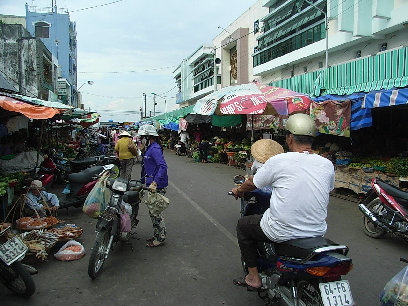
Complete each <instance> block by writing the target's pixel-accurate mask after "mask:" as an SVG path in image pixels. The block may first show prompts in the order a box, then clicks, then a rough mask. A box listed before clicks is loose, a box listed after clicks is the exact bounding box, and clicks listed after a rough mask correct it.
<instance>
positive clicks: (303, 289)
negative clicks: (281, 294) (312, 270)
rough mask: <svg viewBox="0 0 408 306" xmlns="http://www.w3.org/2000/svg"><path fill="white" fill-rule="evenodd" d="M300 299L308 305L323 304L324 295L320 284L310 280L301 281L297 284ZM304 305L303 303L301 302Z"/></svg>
mask: <svg viewBox="0 0 408 306" xmlns="http://www.w3.org/2000/svg"><path fill="white" fill-rule="evenodd" d="M297 293H298V299H299V300H300V301H302V302H303V303H304V305H308V306H323V301H322V297H321V296H320V290H319V287H318V285H317V286H316V285H314V284H312V283H310V282H308V281H300V282H299V283H298V284H297ZM300 305H302V304H300Z"/></svg>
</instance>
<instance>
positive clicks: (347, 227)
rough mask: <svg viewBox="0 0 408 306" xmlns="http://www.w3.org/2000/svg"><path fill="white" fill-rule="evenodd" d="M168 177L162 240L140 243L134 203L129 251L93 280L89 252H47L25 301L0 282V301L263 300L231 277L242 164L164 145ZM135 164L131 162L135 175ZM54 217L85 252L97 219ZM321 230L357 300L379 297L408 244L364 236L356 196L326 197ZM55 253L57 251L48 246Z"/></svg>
mask: <svg viewBox="0 0 408 306" xmlns="http://www.w3.org/2000/svg"><path fill="white" fill-rule="evenodd" d="M166 160H167V163H168V165H169V177H170V183H169V188H168V193H167V196H168V197H169V198H170V201H171V202H170V206H169V208H168V209H167V210H166V212H165V218H166V225H167V229H168V237H167V240H166V244H165V246H163V247H160V248H156V249H148V248H145V239H146V238H148V237H150V236H151V232H152V228H151V223H150V219H149V217H148V214H147V210H146V207H143V206H141V210H140V218H139V219H140V220H141V222H140V223H139V225H138V228H137V235H136V238H135V239H133V240H132V245H133V247H134V251H133V252H132V251H131V249H130V248H129V247H128V246H126V245H119V247H118V248H117V249H116V250H115V251H114V252H113V253H112V254H111V256H110V258H109V259H108V261H107V262H106V263H105V265H104V268H103V273H102V274H101V276H100V277H99V278H98V279H96V280H95V281H92V280H90V278H89V277H88V275H87V265H88V259H89V256H88V255H86V256H85V257H84V258H82V259H81V260H78V261H72V262H59V261H57V260H55V259H54V258H53V257H52V255H51V256H50V257H49V260H48V261H47V262H44V263H40V264H36V267H37V268H38V270H39V274H38V275H35V276H34V278H35V282H36V285H37V292H36V293H35V294H34V296H33V297H32V298H31V299H30V300H28V301H26V300H23V299H20V298H18V297H15V296H13V295H12V294H10V293H9V292H8V291H7V289H5V288H3V287H0V296H2V303H1V304H2V305H55V304H58V305H97V304H99V305H113V304H115V305H263V303H262V300H260V299H259V298H258V297H257V295H256V294H255V293H252V292H247V291H246V290H244V289H243V288H239V287H236V286H234V285H233V284H232V279H233V278H234V277H236V276H240V275H241V274H242V271H241V267H240V260H239V258H240V255H239V249H238V246H237V242H236V238H235V225H236V221H237V218H238V216H239V202H238V201H235V200H234V199H233V198H232V197H231V196H228V195H227V191H228V190H229V189H230V188H231V186H232V185H233V183H232V177H233V176H234V175H235V174H243V171H242V170H239V169H236V168H233V167H228V166H226V165H220V164H201V163H195V162H194V161H192V160H191V159H188V158H186V157H179V156H176V155H175V154H174V153H173V152H170V151H166ZM139 171H140V166H139V165H136V166H135V168H134V173H133V174H134V177H139V176H138V175H139ZM60 218H61V219H64V220H66V221H68V222H74V223H76V224H78V225H80V226H82V227H83V228H84V234H83V235H82V237H81V238H80V239H78V241H80V242H81V243H83V245H84V246H85V248H86V250H87V251H89V250H90V248H91V247H92V245H93V240H94V237H95V234H94V228H95V223H96V221H95V220H93V219H89V218H88V217H86V216H84V215H83V214H82V212H81V210H80V209H77V210H76V209H70V211H69V215H66V214H65V212H64V211H63V212H61V213H60ZM328 224H329V230H328V233H327V237H329V238H330V239H332V240H334V241H336V242H339V243H344V244H347V245H348V246H349V247H350V255H351V256H352V257H353V261H354V269H353V271H352V272H351V273H350V274H349V275H348V276H347V279H349V281H350V284H351V287H352V291H353V295H354V298H355V301H356V303H357V304H358V305H376V304H378V303H377V301H378V294H379V292H380V291H381V289H382V287H383V286H384V284H385V282H386V281H387V280H388V279H390V278H391V277H392V276H393V275H394V274H395V273H397V272H398V271H399V270H400V269H401V268H402V265H401V264H400V263H399V262H398V259H399V256H401V255H404V254H406V250H407V244H406V243H404V242H401V241H399V240H396V239H384V240H375V239H371V238H368V237H366V236H364V234H363V232H362V230H361V216H360V214H359V212H358V209H357V207H356V204H355V203H352V202H348V201H344V200H340V199H337V198H332V199H331V203H330V209H329V217H328ZM54 252H56V250H54Z"/></svg>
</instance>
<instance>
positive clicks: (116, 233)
mask: <svg viewBox="0 0 408 306" xmlns="http://www.w3.org/2000/svg"><path fill="white" fill-rule="evenodd" d="M107 187H108V188H109V189H110V190H111V191H112V193H111V198H110V201H109V203H108V205H107V207H106V209H105V210H104V211H103V213H102V214H101V215H100V216H99V218H98V221H97V224H96V238H95V243H94V246H93V248H92V250H91V254H90V258H89V264H88V275H89V276H90V278H91V279H95V278H96V277H97V276H98V275H99V274H100V273H101V269H102V266H103V264H104V262H105V260H106V259H107V258H108V256H109V253H110V251H111V250H113V249H114V248H115V247H116V245H117V244H118V242H119V241H121V240H125V241H128V235H129V232H123V231H121V215H122V213H123V212H124V206H123V202H125V203H127V204H128V205H130V206H131V212H130V214H129V215H130V222H131V228H133V227H135V226H136V225H137V223H138V222H139V221H138V220H137V219H136V217H137V214H138V211H139V203H140V201H141V199H142V198H143V195H144V190H148V189H149V188H147V187H144V186H143V184H142V183H141V182H140V181H137V180H131V181H129V182H127V181H126V180H124V179H122V178H117V179H115V180H113V179H109V180H108V183H107Z"/></svg>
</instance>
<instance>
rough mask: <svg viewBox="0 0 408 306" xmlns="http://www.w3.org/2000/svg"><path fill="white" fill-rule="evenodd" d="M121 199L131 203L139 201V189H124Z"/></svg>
mask: <svg viewBox="0 0 408 306" xmlns="http://www.w3.org/2000/svg"><path fill="white" fill-rule="evenodd" d="M123 201H125V202H126V203H129V204H132V203H136V202H137V201H139V191H126V192H125V194H124V195H123Z"/></svg>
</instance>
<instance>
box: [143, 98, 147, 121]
mask: <svg viewBox="0 0 408 306" xmlns="http://www.w3.org/2000/svg"><path fill="white" fill-rule="evenodd" d="M143 96H144V102H145V111H144V113H145V115H144V117H145V118H146V117H147V113H146V111H147V110H146V94H145V93H143Z"/></svg>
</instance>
